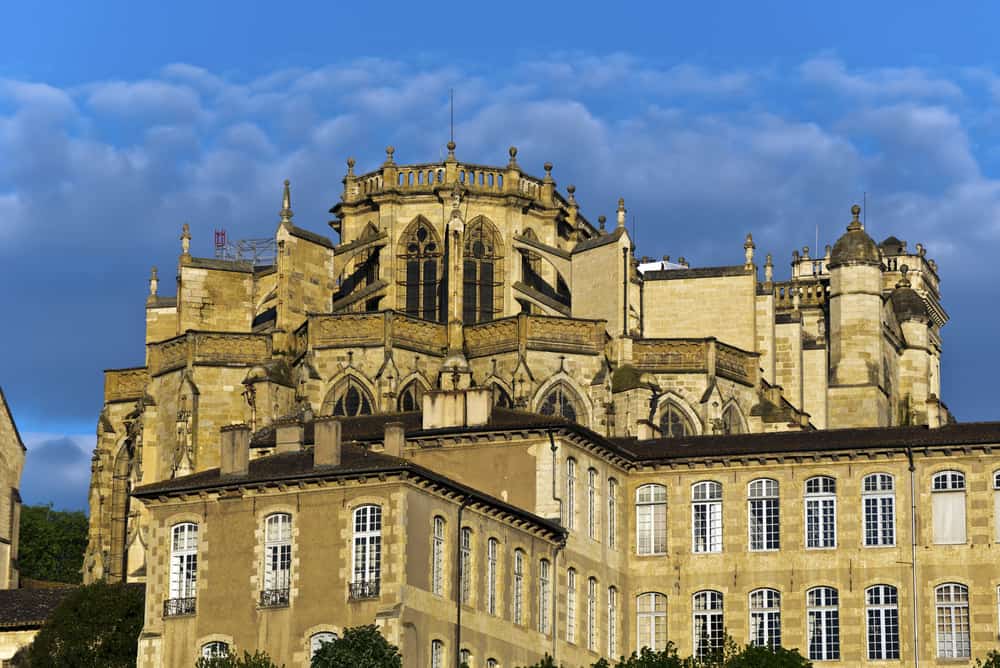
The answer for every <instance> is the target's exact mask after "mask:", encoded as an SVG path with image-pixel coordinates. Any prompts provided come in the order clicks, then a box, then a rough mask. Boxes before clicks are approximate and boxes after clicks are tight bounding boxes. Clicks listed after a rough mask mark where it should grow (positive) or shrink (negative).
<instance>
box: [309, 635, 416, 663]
mask: <svg viewBox="0 0 1000 668" xmlns="http://www.w3.org/2000/svg"><path fill="white" fill-rule="evenodd" d="M343 666H349V667H350V668H402V666H403V658H402V657H401V656H400V654H399V649H398V648H397V647H396V646H395V645H390V644H389V642H388V641H387V640H386V639H385V638H383V637H382V634H381V633H379V630H378V627H376V626H375V625H373V624H369V625H368V626H358V627H356V628H352V629H345V630H344V635H342V636H341V637H339V638H337V639H335V640H334V641H333V642H324V643H323V644H322V646H321V647H320V649H319V651H318V652H316V654H315V655H314V656H313V658H312V664H311V668H342V667H343Z"/></svg>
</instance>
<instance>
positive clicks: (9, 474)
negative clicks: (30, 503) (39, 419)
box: [0, 390, 26, 589]
mask: <svg viewBox="0 0 1000 668" xmlns="http://www.w3.org/2000/svg"><path fill="white" fill-rule="evenodd" d="M25 451H26V449H25V447H24V442H23V441H22V440H21V434H20V433H18V431H17V425H16V424H14V416H13V415H12V414H11V412H10V406H9V405H8V404H7V398H6V397H5V396H4V395H3V390H0V589H17V588H18V586H20V578H19V577H18V569H17V545H18V531H19V529H20V526H21V492H20V487H21V472H22V471H23V470H24V455H25Z"/></svg>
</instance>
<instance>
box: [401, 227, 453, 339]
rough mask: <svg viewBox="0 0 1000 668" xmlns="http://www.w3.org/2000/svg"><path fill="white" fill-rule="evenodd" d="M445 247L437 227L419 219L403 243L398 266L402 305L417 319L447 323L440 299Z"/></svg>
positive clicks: (406, 233)
mask: <svg viewBox="0 0 1000 668" xmlns="http://www.w3.org/2000/svg"><path fill="white" fill-rule="evenodd" d="M443 250H444V248H443V246H442V244H441V240H440V239H439V238H438V235H437V232H435V231H434V226H433V225H431V223H430V222H429V221H427V220H426V219H424V218H417V219H416V220H415V221H413V223H411V224H410V227H409V228H407V230H406V232H405V233H404V234H403V238H402V240H401V241H400V245H399V251H398V266H399V267H400V268H401V272H400V273H401V276H400V277H399V278H398V280H397V283H398V285H399V287H400V292H402V295H401V299H400V302H401V304H400V305H401V306H402V310H403V312H404V313H406V314H407V315H409V316H413V317H414V318H422V319H423V320H435V321H438V322H444V320H445V315H444V310H445V300H443V299H441V297H440V295H441V292H442V290H441V282H442V278H443V272H442V270H441V262H442V256H443Z"/></svg>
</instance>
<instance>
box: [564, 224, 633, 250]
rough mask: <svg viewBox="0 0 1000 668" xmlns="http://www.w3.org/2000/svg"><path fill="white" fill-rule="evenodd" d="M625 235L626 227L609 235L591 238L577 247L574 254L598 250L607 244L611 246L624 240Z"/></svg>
mask: <svg viewBox="0 0 1000 668" xmlns="http://www.w3.org/2000/svg"><path fill="white" fill-rule="evenodd" d="M623 234H625V228H624V227H617V228H615V230H614V231H613V232H609V233H607V234H598V235H597V236H596V237H591V238H589V239H584V240H583V241H581V242H580V243H578V244H577V245H576V246H574V247H573V250H572V252H573V253H581V252H583V251H588V250H590V249H591V248H597V247H599V246H604V245H606V244H611V243H614V242H616V241H618V240H619V239H621V238H622V235H623Z"/></svg>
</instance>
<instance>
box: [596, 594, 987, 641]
mask: <svg viewBox="0 0 1000 668" xmlns="http://www.w3.org/2000/svg"><path fill="white" fill-rule="evenodd" d="M998 596H1000V588H998ZM617 655H618V588H617V587H615V586H614V585H611V586H610V587H608V656H612V657H613V656H617Z"/></svg>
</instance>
